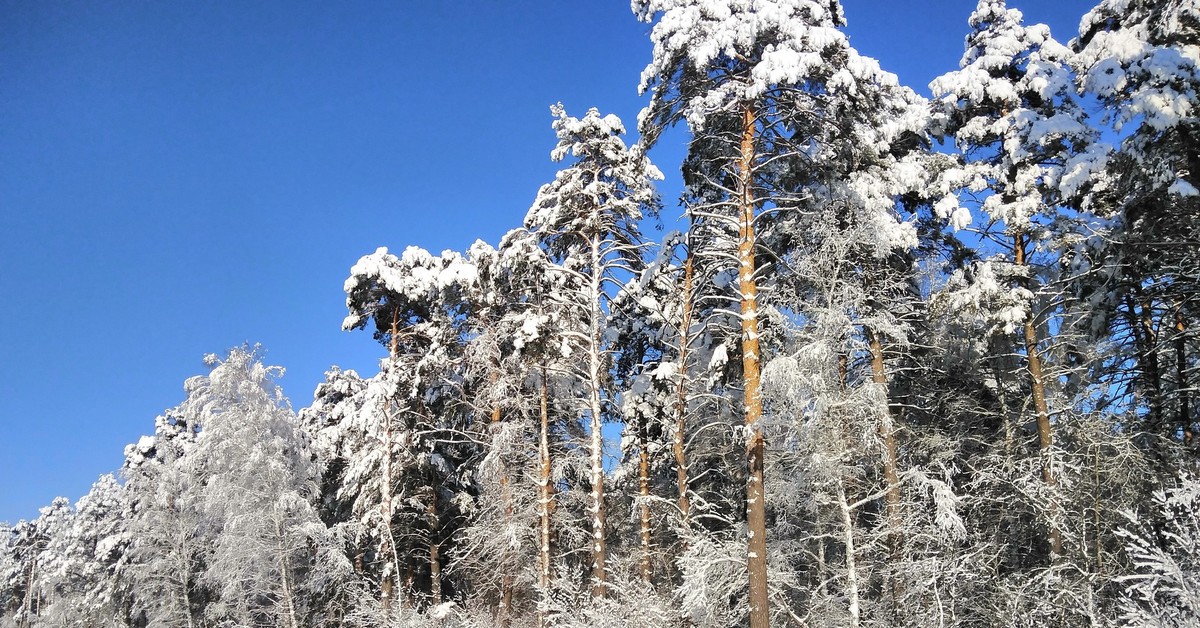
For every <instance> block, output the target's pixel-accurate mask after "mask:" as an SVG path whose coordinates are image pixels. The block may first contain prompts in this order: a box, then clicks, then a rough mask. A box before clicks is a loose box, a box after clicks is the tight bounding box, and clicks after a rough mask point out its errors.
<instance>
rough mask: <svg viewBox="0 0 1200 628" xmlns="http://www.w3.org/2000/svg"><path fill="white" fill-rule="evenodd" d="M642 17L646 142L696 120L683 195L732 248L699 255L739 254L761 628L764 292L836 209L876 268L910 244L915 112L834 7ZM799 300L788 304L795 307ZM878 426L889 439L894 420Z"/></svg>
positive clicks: (666, 12) (666, 5)
mask: <svg viewBox="0 0 1200 628" xmlns="http://www.w3.org/2000/svg"><path fill="white" fill-rule="evenodd" d="M634 9H635V12H637V13H638V14H639V17H641V18H642V19H644V20H646V21H651V20H654V19H655V18H656V17H657V23H656V24H655V27H654V30H653V32H652V34H651V39H652V41H653V42H654V44H655V52H654V58H653V60H652V62H651V64H650V65H649V66H648V67H647V69H646V70H645V71H644V72H643V80H642V89H643V90H646V89H649V90H651V92H652V99H651V103H650V105H649V106H648V107H647V109H646V110H645V111H644V112H643V114H642V119H641V123H642V124H641V128H642V130H643V133H644V134H646V135H647V137H649V138H650V139H651V140H653V139H654V138H656V137H657V136H658V134H659V133H661V131H662V130H663V129H664V128H665V127H666V126H669V125H671V124H674V123H676V122H678V121H686V122H687V123H688V124H689V126H690V128H691V130H692V133H693V136H694V137H693V140H692V150H691V155H690V156H689V162H690V164H691V165H690V168H689V169H688V173H690V174H689V176H688V178H689V186H690V187H689V190H690V193H691V196H692V197H693V198H694V199H696V200H697V201H698V202H699V204H694V206H693V207H692V210H691V211H692V215H693V216H695V217H696V221H697V223H707V224H708V226H709V228H710V229H711V230H712V231H713V232H716V233H720V234H722V235H724V238H723V240H724V244H722V243H721V242H720V241H719V240H718V241H717V242H715V243H713V244H715V246H712V247H711V248H710V249H709V250H698V251H696V254H697V255H717V256H720V255H724V256H727V257H728V258H732V260H733V261H736V264H735V265H734V267H733V270H735V271H736V273H737V288H738V293H739V295H738V296H739V301H740V304H741V325H742V330H741V337H742V346H741V354H742V355H741V357H742V378H743V389H744V409H745V423H746V430H747V439H746V440H747V463H748V469H749V473H750V477H749V480H748V482H747V491H748V492H747V516H748V523H749V531H748V535H747V536H748V542H749V546H748V556H749V561H748V567H749V575H750V614H751V624H752V625H754V626H764V625H766V623H767V621H768V616H769V612H768V608H767V606H768V605H767V597H768V585H767V565H766V557H767V550H766V545H765V542H766V534H767V530H766V527H765V517H766V503H765V499H764V493H763V490H764V484H763V477H762V473H763V472H762V468H763V464H764V459H763V444H762V433H761V428H762V424H760V423H759V419H760V418H761V417H763V407H762V400H763V398H762V391H761V388H760V387H761V382H760V373H761V372H762V368H763V364H764V356H765V355H766V354H767V353H768V352H769V351H770V350H771V349H770V347H768V346H767V345H766V344H764V341H763V339H765V338H768V337H769V335H768V334H777V333H778V332H779V327H778V326H772V325H767V324H765V323H764V321H763V319H762V317H763V316H764V315H766V316H773V315H774V314H772V313H771V306H772V305H781V303H780V301H779V299H780V295H771V294H764V293H763V292H762V288H763V287H764V286H770V285H771V284H772V283H773V281H774V280H773V277H774V276H777V275H778V274H780V273H783V272H784V271H785V270H786V268H785V267H786V266H787V265H788V264H789V263H791V262H792V258H791V257H789V256H792V255H793V254H795V255H801V256H802V255H817V256H819V253H818V252H817V250H816V249H815V248H814V244H816V243H814V242H811V241H810V242H804V241H803V240H802V239H801V236H802V235H803V234H804V232H806V231H811V227H812V226H813V225H814V224H815V223H818V222H822V220H820V219H819V217H821V216H824V217H826V218H832V216H833V215H835V214H838V213H841V214H842V216H841V218H842V222H843V223H844V224H847V225H850V224H856V225H857V226H858V230H857V231H856V233H855V235H856V236H857V237H858V238H859V239H860V240H861V242H859V243H858V244H857V246H859V247H861V249H862V250H864V251H870V252H868V253H867V254H866V257H867V258H868V259H869V258H871V257H872V256H874V257H875V258H878V259H882V258H886V257H887V256H888V255H889V254H890V253H891V252H892V251H898V250H903V249H905V248H911V247H913V246H915V244H916V239H917V238H916V231H915V229H914V228H913V227H912V226H911V225H909V224H907V223H905V222H904V221H903V220H900V219H899V218H898V217H897V216H896V213H895V211H894V205H895V202H896V198H897V196H898V195H900V194H904V193H906V192H908V191H911V190H912V189H914V188H915V187H916V185H917V184H918V183H919V181H917V177H915V176H914V175H913V173H914V171H915V170H917V169H918V167H917V165H916V164H915V163H909V164H907V167H906V168H892V167H891V166H888V165H885V164H884V162H897V161H901V160H902V157H901V156H902V155H904V153H905V152H907V151H906V150H905V149H902V148H900V147H901V146H903V145H904V144H906V143H908V144H909V146H908V149H907V150H911V148H912V147H913V146H912V142H913V141H917V142H918V143H919V139H920V136H919V133H920V132H922V130H923V128H922V125H923V115H922V111H921V107H920V104H921V103H920V100H919V99H917V98H916V97H915V95H913V94H912V93H911V91H909V90H905V89H902V88H901V87H900V86H899V85H898V84H897V81H896V78H895V77H894V76H892V75H890V74H887V73H885V72H882V71H881V70H880V69H879V66H878V64H877V63H875V62H874V61H873V60H870V59H867V58H864V57H861V56H860V55H858V54H857V52H855V51H854V49H853V48H851V47H850V45H849V43H848V41H847V40H846V36H845V35H844V33H842V32H841V31H840V30H839V27H840V26H841V25H842V24H843V23H844V18H843V15H842V11H841V7H840V4H838V3H836V2H834V3H821V2H753V3H752V2H732V1H731V2H693V1H685V0H679V1H674V0H673V1H665V2H635V3H634ZM873 114H874V115H877V116H878V117H875V118H872V117H871V116H872V115H873ZM893 149H896V152H895V153H893ZM881 176H882V177H883V181H880V178H881ZM814 209H815V213H814ZM814 216H815V217H816V218H814ZM825 222H826V223H827V224H830V225H834V224H837V221H836V220H825ZM844 235H846V234H841V235H840V236H839V237H841V236H844ZM797 294H798V293H797ZM796 303H797V301H796V300H790V301H789V303H788V307H793V306H794V305H795V304H796ZM772 329H774V331H772ZM866 331H868V332H870V331H871V330H870V329H867V330H866ZM875 331H877V332H878V331H881V330H875ZM853 333H855V334H857V333H859V332H857V331H856V332H853ZM836 353H837V352H836V351H835V352H834V354H831V356H832V355H836ZM831 359H832V358H831ZM883 407H884V408H886V402H884V405H883ZM881 433H883V434H884V435H885V438H884V440H885V441H886V440H889V439H888V438H887V437H886V435H889V434H891V433H892V432H891V429H890V428H888V427H887V424H886V423H884V424H882V425H881ZM892 450H894V447H892V448H885V449H884V452H883V455H882V456H881V459H882V466H883V467H884V468H885V470H887V469H890V472H885V475H888V476H890V477H895V476H896V475H895V461H894V458H895V456H894V454H889V453H888V452H889V451H892ZM893 484H894V483H893ZM893 495H894V493H893ZM852 501H855V500H852ZM891 501H892V503H893V504H895V503H896V500H895V499H892V500H891ZM893 509H894V507H893Z"/></svg>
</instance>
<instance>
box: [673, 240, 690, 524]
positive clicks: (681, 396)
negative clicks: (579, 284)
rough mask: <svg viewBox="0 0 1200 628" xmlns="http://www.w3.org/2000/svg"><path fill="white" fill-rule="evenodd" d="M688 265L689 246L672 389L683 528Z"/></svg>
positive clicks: (686, 503)
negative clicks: (677, 359)
mask: <svg viewBox="0 0 1200 628" xmlns="http://www.w3.org/2000/svg"><path fill="white" fill-rule="evenodd" d="M692 265H693V264H692V249H691V243H690V242H689V243H688V251H687V260H686V261H685V262H684V266H683V319H682V320H681V321H680V323H679V383H678V384H677V385H676V387H675V436H674V439H673V443H672V447H673V449H674V452H675V484H676V487H677V490H678V491H679V519H680V523H682V524H683V527H685V528H686V527H687V526H688V517H689V512H688V511H689V510H690V509H691V502H690V500H689V498H688V466H687V452H686V450H685V449H684V439H685V437H686V435H687V406H688V403H687V402H688V399H687V396H688V390H687V377H688V349H689V346H690V344H691V343H690V341H691V329H692V279H693V271H692Z"/></svg>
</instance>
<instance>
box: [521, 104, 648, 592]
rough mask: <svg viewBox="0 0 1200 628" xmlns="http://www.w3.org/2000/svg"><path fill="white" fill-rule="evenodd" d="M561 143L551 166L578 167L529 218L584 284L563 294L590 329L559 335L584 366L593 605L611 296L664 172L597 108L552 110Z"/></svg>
mask: <svg viewBox="0 0 1200 628" xmlns="http://www.w3.org/2000/svg"><path fill="white" fill-rule="evenodd" d="M551 112H552V113H553V114H554V116H555V120H554V130H555V133H556V134H557V136H558V144H557V146H556V147H555V148H554V150H553V151H552V152H551V158H552V159H554V160H555V161H561V160H563V159H565V158H567V157H568V156H571V157H573V158H574V161H573V162H572V163H571V164H570V166H569V167H568V168H566V169H563V170H560V171H559V172H558V174H557V175H556V176H555V179H554V181H553V182H551V183H547V184H546V185H543V186H542V188H541V189H540V190H539V191H538V195H537V199H536V200H535V201H534V203H533V207H531V208H530V210H529V213H528V215H527V216H526V218H525V224H526V227H528V228H529V229H530V230H531V231H532V232H533V233H534V235H535V236H536V237H537V239H538V240H539V241H540V242H541V244H542V245H543V246H544V247H546V250H547V251H548V252H549V253H550V255H551V257H552V258H553V259H554V260H555V261H556V262H558V266H557V269H559V270H560V271H561V272H565V273H571V274H576V275H578V279H579V283H581V284H582V287H583V290H582V291H580V292H578V293H574V294H567V293H557V294H555V295H554V298H557V299H562V300H563V301H564V302H565V303H566V304H567V305H568V306H569V307H571V308H575V309H577V310H578V312H579V313H578V316H579V318H580V320H581V321H582V322H583V323H584V325H585V327H584V328H581V329H569V330H562V331H561V332H560V333H561V334H562V337H563V339H564V342H566V343H567V344H568V345H569V346H570V347H571V348H572V349H573V351H576V352H578V353H579V354H580V355H581V356H582V357H583V358H584V359H582V360H579V361H578V362H577V365H576V366H575V368H574V369H573V370H574V371H575V372H574V373H573V374H574V376H575V377H576V378H577V379H578V381H579V382H580V384H581V388H582V392H583V395H582V397H581V398H580V399H578V404H579V414H580V418H581V420H583V421H586V422H587V423H588V426H589V436H590V443H589V454H590V458H591V461H590V462H591V470H590V480H591V499H592V505H591V523H592V539H591V542H590V545H591V553H592V560H591V562H592V580H593V596H594V597H603V596H604V594H605V588H606V582H607V580H608V570H607V564H606V563H607V550H606V544H607V538H606V536H607V530H606V527H607V523H606V512H605V497H604V478H605V470H604V435H603V433H602V430H603V425H604V422H605V417H606V416H609V415H610V414H612V413H614V412H615V411H616V410H617V408H615V407H614V404H613V396H614V394H613V392H612V390H611V386H610V385H609V381H608V380H609V370H610V368H611V364H612V355H613V353H614V351H615V349H614V347H613V346H612V342H611V340H610V339H609V338H608V334H607V327H608V319H609V317H610V316H611V300H610V298H609V294H610V293H609V290H610V289H613V287H614V286H615V285H619V281H620V275H621V274H622V273H632V272H636V270H637V266H638V265H639V264H640V259H641V257H642V255H643V248H644V247H645V245H646V244H645V242H644V241H643V239H642V237H641V233H640V229H639V226H638V223H639V222H640V221H641V220H642V218H643V217H644V216H646V215H647V214H648V213H653V212H656V211H657V196H656V195H655V192H654V187H653V184H652V181H653V180H655V179H660V178H662V175H661V173H659V171H658V169H657V168H655V167H654V166H653V165H652V164H651V163H650V161H649V159H648V158H646V156H645V153H644V152H643V151H642V149H641V147H639V146H637V145H634V146H632V147H626V145H625V142H624V141H623V140H621V138H620V136H621V135H622V134H624V132H625V128H624V126H623V125H622V124H621V121H620V119H618V118H617V117H616V116H614V115H607V116H601V115H600V112H599V111H597V110H596V109H591V110H589V111H588V112H587V114H586V115H585V116H584V117H583V118H574V117H571V116H568V115H567V113H566V111H565V110H564V109H563V107H562V106H561V105H556V106H554V107H553V108H551Z"/></svg>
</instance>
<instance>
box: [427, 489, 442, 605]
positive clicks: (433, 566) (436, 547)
mask: <svg viewBox="0 0 1200 628" xmlns="http://www.w3.org/2000/svg"><path fill="white" fill-rule="evenodd" d="M427 514H428V517H429V598H430V604H431V605H433V606H437V605H438V604H441V603H442V557H441V548H442V545H441V542H440V541H439V540H438V536H439V535H440V533H441V527H442V526H441V517H440V515H439V512H438V491H437V488H436V487H430V489H429V509H428V513H427Z"/></svg>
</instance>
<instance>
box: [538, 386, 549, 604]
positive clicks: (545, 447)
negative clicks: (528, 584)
mask: <svg viewBox="0 0 1200 628" xmlns="http://www.w3.org/2000/svg"><path fill="white" fill-rule="evenodd" d="M549 384H550V377H549V376H548V375H547V374H546V367H545V366H542V389H541V395H540V397H541V399H540V401H541V420H542V424H541V430H540V434H539V443H538V458H539V459H540V460H539V462H540V465H539V469H538V515H539V519H540V522H539V523H540V534H539V537H540V538H539V539H538V540H539V541H540V542H539V544H538V558H539V559H540V560H539V563H540V564H539V567H540V569H538V589H539V592H540V594H541V597H542V599H541V603H540V604H538V625H539V626H545V625H546V608H547V606H548V604H549V600H550V500H551V499H552V496H551V492H550V404H549V399H550V392H549V388H550V385H549Z"/></svg>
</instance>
